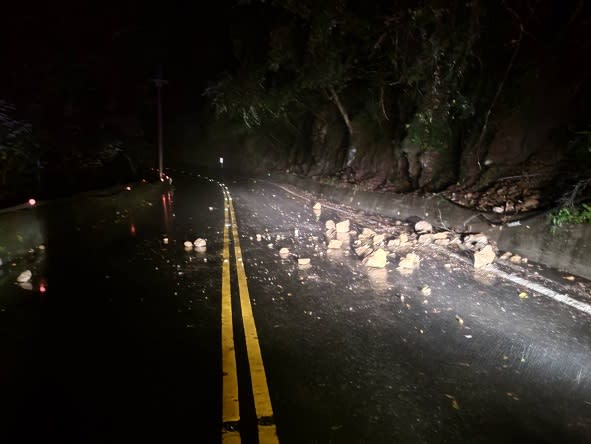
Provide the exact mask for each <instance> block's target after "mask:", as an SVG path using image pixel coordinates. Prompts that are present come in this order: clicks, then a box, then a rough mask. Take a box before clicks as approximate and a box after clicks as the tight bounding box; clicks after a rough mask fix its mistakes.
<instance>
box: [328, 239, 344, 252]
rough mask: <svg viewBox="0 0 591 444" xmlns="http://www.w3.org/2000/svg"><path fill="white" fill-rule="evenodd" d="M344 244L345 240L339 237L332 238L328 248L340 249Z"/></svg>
mask: <svg viewBox="0 0 591 444" xmlns="http://www.w3.org/2000/svg"><path fill="white" fill-rule="evenodd" d="M342 246H343V242H342V241H340V240H338V239H331V240H330V242H329V243H328V248H329V249H330V250H338V249H340V248H341V247H342Z"/></svg>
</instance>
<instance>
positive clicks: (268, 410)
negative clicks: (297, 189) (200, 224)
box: [228, 193, 279, 444]
mask: <svg viewBox="0 0 591 444" xmlns="http://www.w3.org/2000/svg"><path fill="white" fill-rule="evenodd" d="M229 196H230V194H229V193H228V200H229V207H230V218H231V221H232V236H233V239H234V255H235V259H236V273H237V275H238V292H239V293H240V308H241V310H242V323H243V325H244V336H245V339H246V353H247V355H248V365H249V367H250V382H251V385H252V393H253V397H254V405H255V410H256V415H257V420H258V422H259V424H258V425H257V427H258V436H259V444H274V443H279V439H278V438H277V430H276V428H275V424H274V423H273V408H272V406H271V397H270V396H269V387H268V385H267V376H266V374H265V366H264V365H263V356H262V354H261V347H260V345H259V337H258V334H257V329H256V325H255V322H254V316H253V313H252V305H251V303H250V294H249V292H248V284H247V281H246V272H245V271H244V263H243V261H242V250H241V249H240V238H239V237H238V225H237V224H236V214H235V212H234V205H232V198H231V197H229ZM262 423H264V424H262Z"/></svg>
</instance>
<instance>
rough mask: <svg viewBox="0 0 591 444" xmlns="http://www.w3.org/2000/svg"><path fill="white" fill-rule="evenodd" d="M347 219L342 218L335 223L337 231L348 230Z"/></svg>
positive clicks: (345, 231) (346, 231)
mask: <svg viewBox="0 0 591 444" xmlns="http://www.w3.org/2000/svg"><path fill="white" fill-rule="evenodd" d="M349 227H350V223H349V220H348V219H347V220H344V221H342V222H339V223H338V224H337V225H336V229H337V233H348V232H349V230H350V228H349Z"/></svg>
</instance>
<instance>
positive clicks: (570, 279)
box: [0, 261, 575, 282]
mask: <svg viewBox="0 0 591 444" xmlns="http://www.w3.org/2000/svg"><path fill="white" fill-rule="evenodd" d="M0 265H2V261H0ZM563 278H564V279H566V280H567V281H571V282H573V281H574V280H575V277H574V276H563Z"/></svg>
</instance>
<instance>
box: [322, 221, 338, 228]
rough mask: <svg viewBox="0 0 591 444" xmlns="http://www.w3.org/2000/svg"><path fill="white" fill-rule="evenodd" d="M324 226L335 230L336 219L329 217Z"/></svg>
mask: <svg viewBox="0 0 591 444" xmlns="http://www.w3.org/2000/svg"><path fill="white" fill-rule="evenodd" d="M324 226H325V227H326V229H327V230H335V229H336V224H335V223H334V220H332V219H328V220H327V221H326V223H325V224H324Z"/></svg>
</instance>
